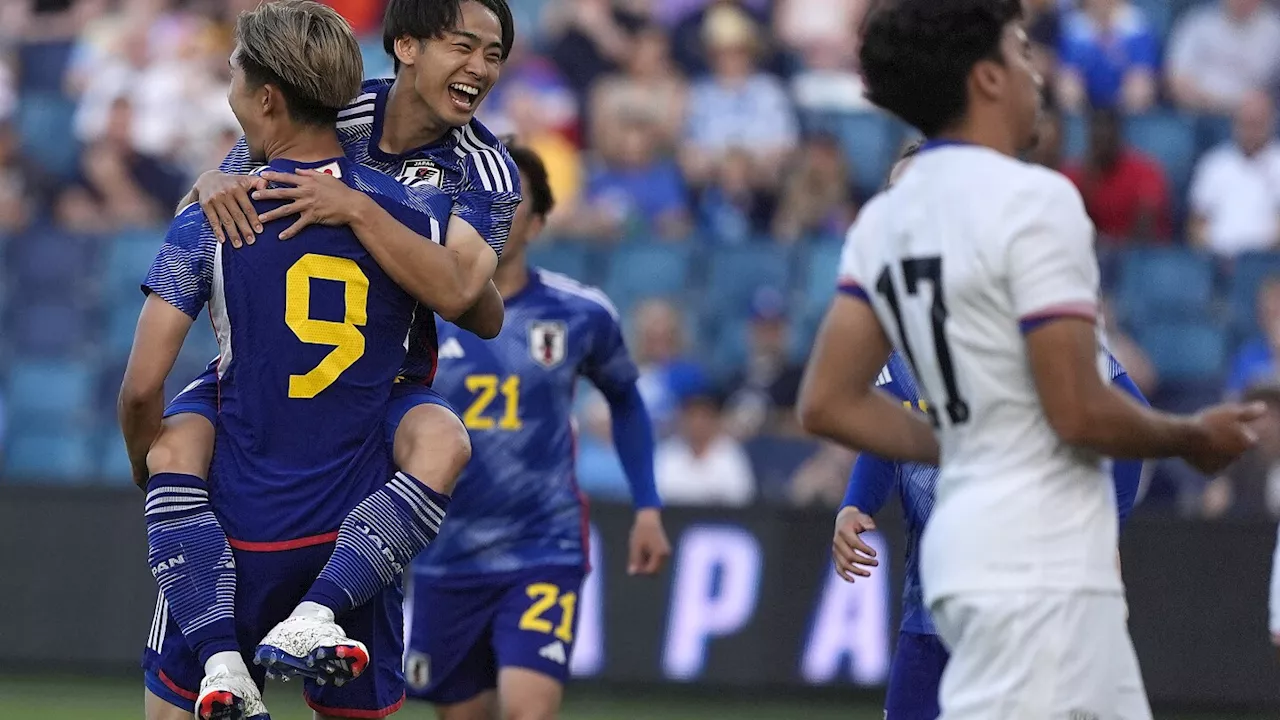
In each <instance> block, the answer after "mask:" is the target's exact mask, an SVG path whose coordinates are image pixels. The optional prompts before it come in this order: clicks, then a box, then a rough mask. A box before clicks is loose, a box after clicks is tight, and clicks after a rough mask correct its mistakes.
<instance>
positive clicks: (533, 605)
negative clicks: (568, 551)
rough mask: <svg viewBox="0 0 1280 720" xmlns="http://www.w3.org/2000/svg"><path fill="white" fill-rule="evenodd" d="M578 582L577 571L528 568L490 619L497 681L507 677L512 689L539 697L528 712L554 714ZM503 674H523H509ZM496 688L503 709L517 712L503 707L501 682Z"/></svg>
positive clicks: (573, 633) (569, 650) (573, 629)
mask: <svg viewBox="0 0 1280 720" xmlns="http://www.w3.org/2000/svg"><path fill="white" fill-rule="evenodd" d="M583 578H584V572H583V570H582V568H580V567H571V566H563V567H560V566H548V567H541V568H532V569H530V570H528V571H527V572H525V573H524V574H523V575H522V577H521V581H520V582H518V583H515V584H513V585H512V587H511V588H510V589H509V590H508V592H507V595H506V597H505V598H504V600H503V604H502V608H501V609H500V610H499V611H498V614H497V617H496V618H495V619H494V627H493V647H494V652H495V654H496V655H497V661H498V670H499V677H500V678H501V677H503V676H504V675H510V676H511V677H514V678H517V681H516V682H517V685H516V688H518V689H519V688H523V691H525V692H529V693H539V694H540V697H541V699H542V703H541V704H534V705H530V707H531V709H534V710H539V709H545V708H550V709H551V710H552V711H554V710H558V709H559V705H560V696H561V689H562V688H563V686H564V684H565V683H566V682H567V681H568V679H569V658H570V657H572V656H573V644H574V641H575V640H576V639H577V621H578V614H577V610H578V594H579V593H580V592H581V588H582V581H583ZM509 669H520V670H522V671H524V672H522V673H510V674H509V673H507V670H509ZM535 676H541V677H540V678H538V677H535ZM520 678H524V681H523V682H521V681H520V680H519V679H520ZM499 685H500V687H499V697H500V701H501V703H502V705H503V707H504V708H507V707H510V708H512V709H513V710H518V709H519V707H518V706H517V704H516V703H515V702H513V701H509V699H508V697H507V694H506V689H505V688H504V687H502V685H501V682H500V683H499ZM553 688H554V690H553ZM504 712H505V711H504ZM552 716H554V713H553V715H552ZM512 717H525V716H524V715H517V716H512ZM528 717H543V715H529V716H528Z"/></svg>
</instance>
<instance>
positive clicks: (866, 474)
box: [845, 352, 1145, 634]
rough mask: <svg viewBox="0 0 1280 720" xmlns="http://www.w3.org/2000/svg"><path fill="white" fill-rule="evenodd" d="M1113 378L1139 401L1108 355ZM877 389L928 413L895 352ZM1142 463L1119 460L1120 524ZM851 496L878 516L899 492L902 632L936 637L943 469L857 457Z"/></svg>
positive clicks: (847, 500)
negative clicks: (935, 545) (923, 553)
mask: <svg viewBox="0 0 1280 720" xmlns="http://www.w3.org/2000/svg"><path fill="white" fill-rule="evenodd" d="M1107 365H1108V371H1109V377H1110V378H1111V380H1112V382H1113V383H1115V384H1116V385H1117V386H1118V387H1121V388H1123V389H1124V390H1125V391H1127V392H1129V393H1130V394H1132V395H1134V396H1135V397H1137V398H1138V399H1139V400H1143V402H1145V399H1143V398H1142V394H1141V393H1140V392H1139V391H1138V389H1137V388H1136V387H1134V386H1133V384H1132V382H1131V381H1130V380H1129V379H1128V376H1127V375H1126V374H1125V371H1124V368H1123V367H1122V366H1121V365H1120V363H1119V362H1118V361H1117V360H1116V359H1115V358H1114V357H1112V356H1110V355H1109V354H1108V356H1107ZM876 384H877V385H878V386H879V387H880V388H881V389H882V390H884V391H886V392H888V393H889V394H891V395H893V396H894V397H896V398H898V399H899V400H902V403H903V404H904V405H906V406H907V407H911V408H916V409H919V410H922V411H923V410H924V407H925V405H924V401H923V400H922V399H921V398H920V391H919V389H918V387H917V386H916V381H915V377H914V376H913V375H912V374H911V370H910V368H909V367H908V365H907V362H906V361H905V360H904V359H903V358H902V356H901V355H899V354H898V353H897V352H894V353H893V354H891V355H890V356H889V362H888V363H886V364H885V366H884V369H883V370H881V371H880V376H879V377H878V378H877V379H876ZM1141 470H1142V462H1141V461H1123V462H1122V461H1116V462H1115V463H1113V469H1112V471H1113V476H1114V479H1115V482H1116V505H1117V508H1118V510H1119V514H1120V519H1121V520H1124V519H1125V518H1126V517H1128V515H1129V511H1130V510H1131V509H1132V508H1133V503H1134V500H1135V498H1136V496H1137V492H1138V480H1139V475H1140V474H1141ZM849 484H850V488H849V493H848V494H847V495H846V496H845V505H846V506H847V505H856V506H857V507H858V509H859V510H862V511H863V512H865V513H867V514H868V515H874V514H875V513H877V512H879V510H880V508H881V507H882V506H883V505H884V503H885V501H886V500H887V499H888V496H889V493H890V492H891V491H892V490H893V489H894V488H896V489H897V492H898V497H899V499H900V501H901V502H902V509H903V514H904V515H905V516H906V525H907V548H906V553H905V557H906V577H905V578H904V580H903V588H902V630H904V631H907V632H913V633H923V634H936V633H937V630H936V629H935V628H934V625H933V618H932V617H931V616H930V614H929V610H928V608H927V607H926V606H925V603H924V591H923V589H922V587H921V584H920V553H919V546H920V536H921V534H923V533H924V527H925V523H927V522H928V521H929V515H930V514H931V513H932V512H933V503H934V490H935V489H936V487H937V484H938V468H937V467H935V466H932V465H922V464H919V463H898V462H893V461H891V460H886V459H884V458H880V457H877V456H875V455H872V454H870V453H863V454H861V455H859V456H858V461H857V463H856V464H855V465H854V469H853V475H852V477H850V478H849Z"/></svg>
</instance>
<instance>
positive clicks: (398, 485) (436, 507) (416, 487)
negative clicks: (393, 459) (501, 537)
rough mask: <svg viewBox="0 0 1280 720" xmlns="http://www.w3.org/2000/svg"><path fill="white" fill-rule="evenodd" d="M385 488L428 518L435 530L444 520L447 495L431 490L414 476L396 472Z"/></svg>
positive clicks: (447, 502)
mask: <svg viewBox="0 0 1280 720" xmlns="http://www.w3.org/2000/svg"><path fill="white" fill-rule="evenodd" d="M387 488H388V489H389V490H391V491H392V492H394V493H395V494H396V495H399V496H400V498H401V499H403V500H404V501H405V502H407V503H409V505H410V506H411V507H412V508H413V509H415V510H417V511H418V512H419V513H421V514H423V515H425V516H426V517H428V518H430V519H431V520H432V524H433V525H434V526H435V527H436V528H437V529H438V528H439V526H440V522H441V521H442V520H444V514H445V512H446V511H448V509H449V502H450V498H449V496H448V495H445V494H443V493H438V492H436V491H435V490H432V489H431V488H429V487H427V486H426V485H425V484H423V483H422V482H421V481H420V480H418V479H417V478H415V477H414V476H412V475H410V474H409V473H407V472H403V471H401V472H397V473H396V474H395V476H394V477H392V478H391V480H390V481H389V482H388V483H387Z"/></svg>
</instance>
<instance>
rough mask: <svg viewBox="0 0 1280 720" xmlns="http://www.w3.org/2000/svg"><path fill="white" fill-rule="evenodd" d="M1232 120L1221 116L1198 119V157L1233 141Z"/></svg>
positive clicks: (1203, 116)
mask: <svg viewBox="0 0 1280 720" xmlns="http://www.w3.org/2000/svg"><path fill="white" fill-rule="evenodd" d="M1231 133H1232V128H1231V118H1229V117H1225V116H1219V115H1201V116H1200V117H1198V118H1196V155H1197V157H1198V156H1200V155H1203V154H1204V153H1205V152H1207V151H1209V150H1212V149H1213V148H1215V147H1217V146H1219V145H1221V144H1222V143H1224V142H1227V141H1229V140H1230V139H1231Z"/></svg>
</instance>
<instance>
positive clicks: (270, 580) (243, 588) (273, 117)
mask: <svg viewBox="0 0 1280 720" xmlns="http://www.w3.org/2000/svg"><path fill="white" fill-rule="evenodd" d="M231 66H232V84H231V88H230V91H229V93H228V101H229V103H230V105H231V107H232V110H233V111H234V112H235V114H236V116H237V118H238V119H239V121H240V123H241V126H242V127H243V128H244V129H245V133H246V137H247V138H248V146H249V147H250V148H251V153H252V155H253V157H255V158H260V159H261V160H263V161H264V162H266V163H267V165H266V168H267V169H269V170H270V171H273V172H293V171H297V170H301V169H309V170H312V171H314V172H316V173H324V174H325V175H326V176H327V177H332V178H333V179H334V181H335V182H340V183H343V184H344V185H345V186H347V187H350V188H352V189H353V191H357V192H360V193H361V194H362V195H363V196H364V197H366V198H368V199H369V202H371V203H374V204H376V205H377V206H378V207H379V208H381V209H382V210H383V211H384V212H387V213H389V214H391V215H392V216H394V217H395V218H396V220H397V221H398V222H400V223H403V224H405V225H407V226H408V227H409V228H411V229H413V230H414V231H415V232H418V233H421V234H423V235H424V236H426V237H428V238H430V239H433V240H435V241H437V242H438V241H440V240H441V239H442V238H441V233H440V226H441V223H442V222H444V221H445V220H446V219H447V218H448V216H449V213H450V211H451V208H452V205H453V199H452V198H451V197H450V196H449V195H447V194H445V193H443V192H440V191H439V190H436V189H434V188H409V187H406V186H404V185H402V184H400V183H397V182H395V181H394V180H393V179H391V178H389V177H387V176H385V175H382V174H380V173H377V172H375V171H372V170H369V169H366V168H363V167H361V166H359V165H357V164H355V163H352V162H351V161H350V160H349V159H347V158H346V157H345V156H344V154H343V148H342V146H341V144H340V143H339V141H338V138H337V135H336V132H335V128H334V124H335V121H336V118H337V115H338V112H339V110H340V109H341V108H342V106H343V105H344V103H345V101H346V99H347V98H349V97H350V95H351V93H352V92H353V91H354V89H355V88H356V87H358V85H359V83H360V77H361V68H362V64H361V62H360V51H359V45H358V44H357V42H356V40H355V37H354V35H352V33H351V29H350V27H349V26H348V25H347V24H346V22H345V21H344V20H343V19H342V18H341V16H339V15H338V14H337V13H336V12H334V11H333V10H332V9H330V8H328V7H326V6H323V5H320V4H318V3H314V2H310V0H286V1H285V2H280V3H268V4H264V5H262V6H261V7H260V8H258V9H257V10H254V11H251V12H247V13H243V14H242V15H241V16H240V18H239V19H238V21H237V24H236V50H235V52H234V54H233V55H232V58H231ZM276 205H278V203H274V202H271V201H255V207H256V208H257V209H258V210H260V211H262V212H263V213H264V214H266V212H267V211H269V210H271V209H272V208H274V207H275V206H276ZM290 223H291V220H290V219H289V218H280V219H277V220H274V221H272V220H268V221H267V222H266V223H265V224H264V226H263V232H262V236H261V239H262V242H259V243H257V244H256V245H255V246H254V247H252V248H245V249H243V250H240V251H235V252H233V251H230V250H229V249H228V250H227V251H226V252H224V251H223V248H224V246H223V245H221V244H219V243H218V242H217V240H216V238H215V236H214V233H213V230H212V228H211V226H210V225H209V223H208V221H207V220H206V218H205V216H204V215H203V214H202V212H201V210H200V208H199V207H197V206H194V205H193V206H191V207H189V208H187V209H186V210H184V211H182V212H181V213H179V215H178V217H177V218H176V219H175V220H174V222H173V224H172V226H171V227H170V229H169V232H168V234H167V236H166V238H165V243H164V245H163V247H162V248H161V250H160V253H159V255H158V256H157V258H156V260H155V262H154V264H153V265H152V267H151V270H150V271H149V273H148V275H147V278H146V281H145V283H144V285H143V289H144V291H145V292H146V294H147V300H146V302H145V303H144V306H143V310H142V314H141V317H140V318H139V322H138V328H137V333H136V336H135V339H134V346H133V350H132V352H131V354H130V358H129V364H128V367H127V369H126V372H125V378H124V381H123V383H122V387H121V391H120V406H119V412H120V422H121V427H122V430H123V432H124V435H125V441H126V446H127V448H128V451H129V456H130V459H131V460H132V462H133V463H134V464H135V466H138V465H142V464H145V463H146V462H147V455H148V452H149V450H150V449H151V447H152V441H153V439H154V438H155V437H156V435H157V434H158V432H159V430H160V424H161V415H162V410H163V407H164V405H163V395H162V393H163V385H164V380H165V377H166V376H167V375H168V373H169V371H170V370H171V369H172V367H173V363H174V360H175V358H176V356H177V354H178V352H179V349H180V348H181V346H182V343H183V340H184V338H185V336H186V334H187V332H188V330H189V329H190V327H191V324H192V322H193V320H194V319H195V317H196V316H197V315H198V314H199V313H200V311H201V309H202V308H203V307H204V306H205V305H208V307H209V314H210V318H211V319H212V321H213V324H214V330H215V332H216V334H217V337H218V342H219V346H220V356H219V360H218V363H217V366H216V368H215V373H216V382H217V392H218V400H219V403H220V406H219V409H218V414H217V417H216V432H217V442H216V446H215V447H216V450H215V452H214V453H213V457H212V468H211V470H212V472H211V475H210V477H211V481H212V482H211V483H210V484H208V485H207V484H206V483H205V481H204V480H203V479H202V478H199V477H192V476H187V475H181V474H177V473H155V474H152V475H151V477H150V479H149V482H148V485H147V503H146V509H145V516H146V521H147V537H148V544H149V548H150V553H149V562H150V565H151V569H152V573H153V574H154V575H155V577H156V579H157V582H158V584H159V585H160V588H161V596H160V599H159V601H158V604H157V612H156V617H155V618H154V620H153V622H152V628H151V634H150V637H149V640H148V644H147V645H148V649H147V651H146V654H145V656H144V666H145V668H146V687H147V702H146V708H147V717H148V718H149V720H168V719H169V718H173V719H175V720H176V719H177V718H181V717H188V718H189V717H191V714H192V710H193V708H194V710H195V712H196V713H197V714H198V716H199V717H200V718H202V719H204V720H208V719H211V718H218V719H224V718H226V719H231V720H236V719H238V718H242V717H250V718H255V719H256V718H266V717H267V715H266V709H265V707H264V706H263V704H262V700H261V695H260V691H261V683H262V681H263V676H264V674H265V671H264V670H262V669H259V670H258V671H257V672H256V673H251V672H250V671H249V669H248V667H247V665H246V663H245V655H246V654H247V653H248V652H249V651H250V650H251V649H252V648H253V646H254V644H255V643H257V641H258V639H259V638H261V637H262V636H263V634H264V633H267V632H268V630H270V629H271V628H272V627H273V626H274V625H276V623H279V622H280V621H282V620H285V619H286V618H287V617H288V616H289V615H290V612H291V611H292V610H293V609H294V608H295V606H297V605H298V604H299V603H302V604H303V605H307V604H312V605H319V604H321V603H323V602H325V601H326V600H327V599H328V596H329V595H331V594H332V587H333V586H335V585H336V584H338V583H339V582H345V583H346V584H347V585H349V586H351V587H353V588H355V589H356V591H357V592H359V593H363V594H364V597H363V599H364V600H365V602H361V603H355V604H356V605H358V607H355V608H354V609H351V610H349V611H348V612H346V613H345V614H344V616H343V623H344V625H345V626H346V628H347V630H349V633H350V636H351V637H347V635H346V633H345V632H344V631H343V629H342V628H340V627H337V626H336V625H334V626H333V628H334V633H333V635H332V636H331V637H328V638H322V639H325V640H327V641H328V642H327V643H322V644H317V645H319V647H318V651H316V652H311V651H309V650H303V651H300V652H294V653H293V654H292V655H290V654H288V653H281V652H279V651H278V649H272V648H268V649H269V650H273V652H272V653H271V654H270V656H269V657H267V658H265V659H266V660H268V661H269V662H268V663H267V664H271V663H277V664H285V665H290V666H292V667H293V668H294V669H295V671H296V674H299V675H302V676H304V677H307V678H308V680H307V682H306V684H305V692H306V697H307V700H308V702H309V703H310V704H311V705H312V706H313V707H314V708H315V709H316V711H317V717H321V718H331V717H335V718H336V717H382V716H384V715H387V714H389V713H390V712H393V711H394V709H395V708H396V707H398V706H399V704H400V702H401V701H402V700H403V697H404V695H403V673H402V669H401V668H402V663H401V658H402V652H403V650H402V648H403V643H402V637H403V612H402V609H401V606H400V600H401V595H400V590H399V587H398V586H395V585H392V586H390V587H385V583H384V582H383V578H382V577H381V576H380V575H379V574H378V572H377V568H376V567H374V563H373V562H372V561H371V560H370V559H369V556H370V555H378V558H377V560H378V561H383V560H384V558H383V557H382V554H383V553H388V554H390V555H392V556H395V554H396V553H397V552H399V553H401V554H400V555H399V557H401V558H402V561H403V562H408V560H409V559H411V558H412V556H413V555H415V554H416V553H417V552H418V551H420V550H421V549H422V548H423V547H425V546H426V544H427V543H428V542H429V541H430V539H431V538H432V537H433V536H434V534H435V532H436V531H438V529H439V522H440V520H441V517H442V515H443V508H444V507H445V506H446V505H447V503H448V499H447V498H446V497H444V496H443V495H440V494H437V493H434V492H433V491H431V490H430V489H429V488H425V487H423V486H422V485H420V484H419V483H416V482H413V481H410V480H407V479H406V478H404V477H402V476H396V477H394V478H392V479H391V480H390V481H388V480H387V478H388V477H389V476H390V475H391V473H390V468H389V465H388V457H387V452H386V446H385V437H384V428H385V419H386V405H387V402H388V400H389V398H390V393H391V387H392V381H393V379H394V378H395V376H396V373H397V371H398V369H399V368H400V367H401V365H402V363H403V361H404V355H405V346H404V338H405V335H406V333H407V332H408V329H409V326H410V322H411V319H412V316H413V313H414V308H415V300H414V298H412V297H411V296H410V295H408V294H407V293H405V291H404V290H402V289H401V288H400V287H399V286H398V284H397V283H396V282H395V281H394V279H393V278H391V277H390V276H389V274H388V273H386V272H384V271H383V270H382V268H381V267H380V266H379V265H378V263H377V258H376V255H375V254H374V253H373V252H371V251H370V250H368V249H367V248H365V247H364V246H362V244H361V243H360V242H359V240H358V239H357V238H356V237H355V234H354V232H353V231H352V230H351V229H349V228H345V227H338V228H333V227H325V226H322V225H316V226H312V227H308V228H306V229H304V230H303V231H302V233H301V234H300V235H299V236H298V237H297V241H296V242H284V241H282V240H281V237H280V236H281V235H282V234H283V232H284V231H285V230H286V229H287V228H288V227H289V226H290ZM379 538H385V540H379ZM317 576H318V577H317ZM312 640H314V638H312ZM313 644H316V643H313ZM371 655H372V657H371ZM366 667H367V668H368V671H367V672H363V674H361V673H362V671H365V669H366ZM355 676H359V678H358V679H357V680H355V681H354V682H351V683H349V684H347V685H346V686H345V687H336V686H335V685H342V682H343V681H345V680H346V679H348V678H351V677H355ZM331 678H332V679H334V680H335V681H336V683H335V685H328V686H326V685H325V683H326V680H328V679H331Z"/></svg>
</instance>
